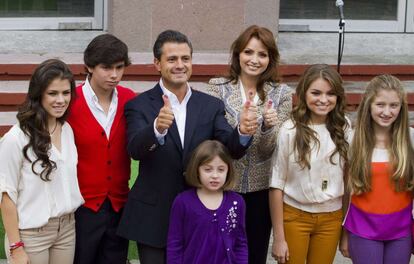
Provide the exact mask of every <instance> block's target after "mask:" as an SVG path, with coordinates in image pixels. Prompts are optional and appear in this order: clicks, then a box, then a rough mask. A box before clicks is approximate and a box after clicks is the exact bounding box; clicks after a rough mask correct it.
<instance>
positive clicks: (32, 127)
mask: <svg viewBox="0 0 414 264" xmlns="http://www.w3.org/2000/svg"><path fill="white" fill-rule="evenodd" d="M55 79H62V80H69V83H70V88H71V95H72V96H71V98H74V93H75V80H74V78H73V75H72V72H71V71H70V69H69V67H68V66H67V65H66V64H65V63H64V62H62V61H60V60H56V59H50V60H46V61H44V62H42V63H41V64H40V65H39V66H38V67H37V68H36V69H35V71H34V73H33V75H32V77H31V79H30V83H29V91H28V93H27V97H26V100H25V102H24V103H23V104H22V105H21V107H20V108H19V110H18V113H17V120H18V121H19V125H20V129H21V130H22V131H23V132H24V133H25V134H26V135H27V136H28V137H29V143H28V144H27V145H26V146H24V147H23V155H24V157H25V158H26V159H27V160H28V161H29V162H32V171H33V173H34V174H36V175H39V176H40V178H41V179H42V180H44V181H49V180H50V178H49V175H50V173H52V171H53V170H54V169H56V163H55V162H54V161H52V160H50V159H49V150H50V148H51V147H52V143H51V138H50V135H49V130H48V123H47V120H48V114H47V112H46V111H45V109H44V108H43V106H42V96H43V95H44V93H45V91H46V89H47V87H48V86H49V84H50V83H52V82H53V80H55ZM67 112H68V110H66V113H65V114H64V115H63V116H62V117H60V118H58V119H57V121H58V122H60V123H61V124H63V122H64V121H65V120H66V115H67ZM29 149H32V151H33V152H34V155H35V156H36V159H35V160H34V161H32V160H30V158H29V155H28V151H29ZM37 163H40V167H41V168H42V171H40V172H39V171H36V170H35V165H36V164H37Z"/></svg>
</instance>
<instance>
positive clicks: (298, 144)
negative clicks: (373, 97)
mask: <svg viewBox="0 0 414 264" xmlns="http://www.w3.org/2000/svg"><path fill="white" fill-rule="evenodd" d="M319 78H321V79H323V80H325V81H327V82H328V83H329V84H330V86H331V87H332V92H333V93H334V94H335V95H336V96H337V100H336V105H335V108H334V109H333V110H332V111H331V112H329V113H328V116H327V118H326V128H327V129H328V131H329V134H330V136H331V138H332V141H333V142H334V144H335V146H336V149H335V151H334V152H333V153H332V154H331V156H330V158H329V161H330V162H331V163H332V164H335V163H334V161H333V158H334V156H335V154H336V153H339V155H340V156H341V157H342V158H343V159H344V160H346V159H347V153H348V142H347V141H346V139H345V132H344V131H345V129H347V128H348V123H347V121H346V119H345V91H344V88H343V86H342V79H341V76H340V75H339V73H338V72H336V71H335V70H334V69H333V68H332V67H330V66H329V65H326V64H315V65H312V66H310V67H309V68H308V69H307V70H306V71H305V72H304V73H303V75H302V77H301V78H300V80H299V83H298V86H297V87H296V96H297V99H298V103H297V105H296V106H295V107H294V108H293V110H292V120H293V123H294V125H295V128H296V135H295V138H294V146H293V148H294V151H295V154H296V162H298V163H299V165H300V166H301V167H302V168H305V167H306V168H308V169H310V167H311V166H310V154H311V145H312V144H311V143H312V142H314V143H316V145H317V146H319V140H318V138H317V135H316V132H315V131H314V130H313V129H312V128H310V127H309V124H310V122H311V111H310V110H309V109H308V107H307V104H306V91H307V90H308V89H309V86H310V85H311V84H312V83H313V82H314V81H315V80H317V79H319Z"/></svg>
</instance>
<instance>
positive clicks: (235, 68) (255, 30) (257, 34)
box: [228, 25, 280, 102]
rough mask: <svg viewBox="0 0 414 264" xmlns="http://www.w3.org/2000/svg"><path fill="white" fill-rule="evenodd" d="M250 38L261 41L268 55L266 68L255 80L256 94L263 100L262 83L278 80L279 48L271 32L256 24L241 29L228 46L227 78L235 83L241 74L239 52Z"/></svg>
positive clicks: (276, 81)
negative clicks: (228, 64) (229, 55)
mask: <svg viewBox="0 0 414 264" xmlns="http://www.w3.org/2000/svg"><path fill="white" fill-rule="evenodd" d="M252 38H256V39H258V40H260V41H261V42H262V43H263V46H265V47H266V49H267V52H268V55H269V65H268V66H267V68H266V70H265V71H264V72H263V73H262V74H260V76H259V79H258V80H257V84H256V87H257V88H256V89H257V94H258V96H259V98H260V100H262V102H264V101H265V97H266V95H265V92H264V90H263V85H264V83H265V82H275V83H279V82H280V77H279V71H278V70H279V60H280V55H279V50H278V48H277V46H276V41H275V37H274V36H273V33H272V32H271V31H270V30H269V29H267V28H265V27H259V26H256V25H253V26H250V27H248V28H247V29H246V30H245V31H243V32H242V33H241V34H240V36H238V38H237V39H236V40H235V41H234V42H233V44H232V45H231V48H230V54H231V58H230V71H229V76H228V78H229V80H230V81H232V82H234V83H237V81H238V80H239V76H240V74H241V67H240V53H242V52H243V50H244V48H246V46H247V44H248V43H249V41H250V40H251V39H252Z"/></svg>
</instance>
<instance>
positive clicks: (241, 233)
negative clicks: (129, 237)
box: [167, 188, 248, 264]
mask: <svg viewBox="0 0 414 264" xmlns="http://www.w3.org/2000/svg"><path fill="white" fill-rule="evenodd" d="M244 217H245V204H244V200H243V198H242V197H241V196H240V195H238V194H237V193H235V192H231V191H226V192H224V195H223V201H222V202H221V205H220V206H219V208H217V209H216V210H210V209H207V208H206V207H205V206H204V205H203V203H202V202H201V201H200V199H199V198H198V196H197V191H196V189H194V188H193V189H190V190H187V191H185V192H182V193H181V194H179V195H178V196H177V197H176V198H175V200H174V203H173V205H172V209H171V216H170V226H169V230H168V241H167V263H168V264H172V263H180V264H191V263H198V264H203V263H212V264H233V263H234V264H236V263H237V264H243V263H246V264H247V262H248V261H247V259H248V258H247V254H248V253H247V238H246V232H245V218H244Z"/></svg>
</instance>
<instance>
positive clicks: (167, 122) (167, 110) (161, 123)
mask: <svg viewBox="0 0 414 264" xmlns="http://www.w3.org/2000/svg"><path fill="white" fill-rule="evenodd" d="M162 100H163V101H164V106H163V107H161V109H160V112H159V113H158V117H157V121H156V123H155V128H156V129H157V131H158V132H159V133H160V134H163V133H164V132H165V130H167V129H168V128H170V126H171V125H172V123H173V121H174V113H173V111H172V108H171V103H170V99H168V96H166V95H165V94H164V95H163V96H162Z"/></svg>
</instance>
